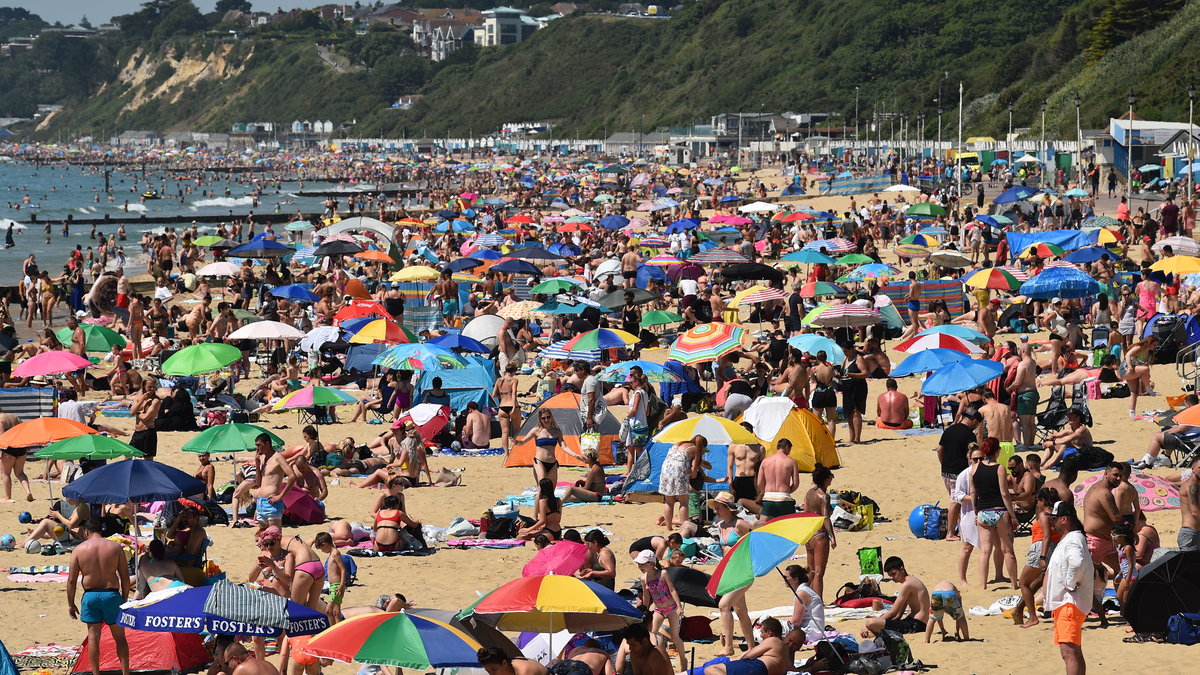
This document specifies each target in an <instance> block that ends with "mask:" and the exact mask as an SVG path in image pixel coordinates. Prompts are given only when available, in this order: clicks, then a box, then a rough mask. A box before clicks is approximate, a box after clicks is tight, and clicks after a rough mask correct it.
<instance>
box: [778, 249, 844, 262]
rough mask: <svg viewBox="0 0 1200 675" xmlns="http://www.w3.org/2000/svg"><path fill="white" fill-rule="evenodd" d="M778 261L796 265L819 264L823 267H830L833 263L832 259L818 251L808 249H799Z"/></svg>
mask: <svg viewBox="0 0 1200 675" xmlns="http://www.w3.org/2000/svg"><path fill="white" fill-rule="evenodd" d="M780 260H785V261H787V262H798V263H808V264H814V263H821V264H825V265H832V264H833V263H834V260H833V258H831V257H829V256H827V255H825V254H824V253H821V252H820V251H814V250H813V249H810V248H805V249H801V250H799V251H792V252H791V253H788V254H787V255H785V256H783V257H782V258H780Z"/></svg>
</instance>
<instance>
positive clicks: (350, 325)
mask: <svg viewBox="0 0 1200 675" xmlns="http://www.w3.org/2000/svg"><path fill="white" fill-rule="evenodd" d="M380 318H390V317H379V316H375V315H371V316H360V317H358V318H356V319H346V320H345V321H343V322H342V323H341V324H340V326H339V327H340V328H341V329H342V330H344V331H346V334H347V335H354V334H355V333H357V332H358V331H360V330H362V329H363V326H366V325H367V324H369V323H371V322H372V321H378V320H379V319H380Z"/></svg>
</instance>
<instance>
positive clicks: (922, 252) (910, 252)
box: [892, 244, 932, 258]
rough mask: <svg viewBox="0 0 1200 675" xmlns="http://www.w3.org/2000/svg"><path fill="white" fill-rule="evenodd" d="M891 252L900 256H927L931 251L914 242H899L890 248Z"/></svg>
mask: <svg viewBox="0 0 1200 675" xmlns="http://www.w3.org/2000/svg"><path fill="white" fill-rule="evenodd" d="M892 253H895V254H896V255H897V256H899V257H901V258H928V257H929V254H930V253H932V251H930V250H929V249H927V248H925V247H924V246H918V245H916V244H900V245H899V246H897V247H895V248H893V249H892Z"/></svg>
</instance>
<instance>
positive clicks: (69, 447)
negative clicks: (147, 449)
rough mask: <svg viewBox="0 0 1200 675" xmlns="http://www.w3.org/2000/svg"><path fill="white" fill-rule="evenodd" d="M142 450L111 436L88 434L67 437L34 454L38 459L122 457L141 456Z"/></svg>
mask: <svg viewBox="0 0 1200 675" xmlns="http://www.w3.org/2000/svg"><path fill="white" fill-rule="evenodd" d="M141 456H142V451H141V450H138V449H137V448H135V447H133V446H132V445H130V444H128V443H126V442H125V441H122V440H118V439H116V438H112V437H109V436H100V435H98V434H87V435H85V436H75V437H74V438H67V439H64V440H61V441H58V442H57V443H52V444H50V445H47V446H46V447H44V448H42V449H41V450H39V451H38V452H37V454H36V455H34V457H35V458H37V459H69V460H80V459H120V458H122V457H141Z"/></svg>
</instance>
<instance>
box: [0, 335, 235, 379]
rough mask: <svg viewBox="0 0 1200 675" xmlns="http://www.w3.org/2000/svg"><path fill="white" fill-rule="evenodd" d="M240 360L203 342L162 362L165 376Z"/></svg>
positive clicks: (195, 372) (229, 351)
mask: <svg viewBox="0 0 1200 675" xmlns="http://www.w3.org/2000/svg"><path fill="white" fill-rule="evenodd" d="M241 359H242V351H241V350H240V349H238V348H237V347H234V346H233V345H227V344H224V343H222V342H205V343H203V344H198V345H191V346H188V347H184V348H183V349H180V350H179V351H178V352H176V353H175V354H174V355H173V356H171V358H169V359H167V360H166V361H163V364H162V371H163V373H165V374H167V375H201V374H203V373H211V372H214V371H218V370H220V369H222V368H224V367H226V366H228V365H229V364H231V363H236V362H238V361H240V360H241ZM13 374H14V375H16V373H15V372H14V373H13Z"/></svg>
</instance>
